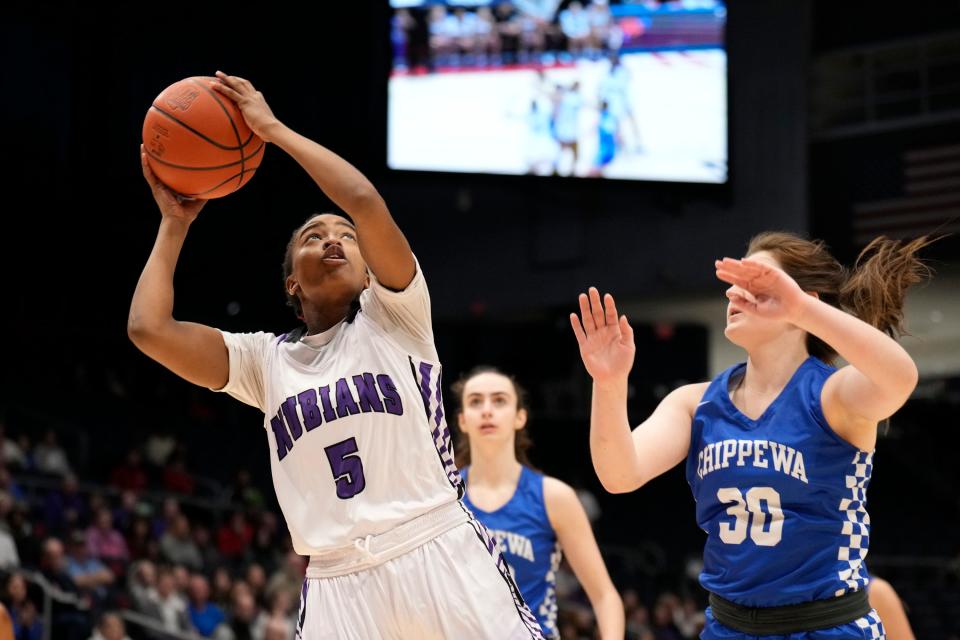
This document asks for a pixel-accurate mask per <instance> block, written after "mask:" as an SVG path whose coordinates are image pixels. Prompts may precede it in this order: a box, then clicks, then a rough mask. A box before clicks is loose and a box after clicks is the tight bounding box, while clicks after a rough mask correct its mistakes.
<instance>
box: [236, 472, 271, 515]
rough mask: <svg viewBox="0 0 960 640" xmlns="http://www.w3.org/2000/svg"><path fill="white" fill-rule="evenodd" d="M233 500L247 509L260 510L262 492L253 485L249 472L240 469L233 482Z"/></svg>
mask: <svg viewBox="0 0 960 640" xmlns="http://www.w3.org/2000/svg"><path fill="white" fill-rule="evenodd" d="M232 498H233V500H234V501H236V502H240V503H241V504H242V505H243V506H245V507H246V508H247V509H262V508H263V506H264V503H265V501H264V498H263V492H262V491H260V489H259V488H258V487H257V486H256V485H255V484H253V480H252V479H251V478H250V472H249V471H247V470H246V469H240V471H238V472H237V477H236V478H235V479H234V481H233V496H232Z"/></svg>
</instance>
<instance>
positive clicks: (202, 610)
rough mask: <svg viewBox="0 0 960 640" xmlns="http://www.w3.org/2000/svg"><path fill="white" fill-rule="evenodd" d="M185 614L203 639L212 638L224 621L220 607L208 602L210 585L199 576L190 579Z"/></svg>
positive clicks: (195, 575) (224, 617)
mask: <svg viewBox="0 0 960 640" xmlns="http://www.w3.org/2000/svg"><path fill="white" fill-rule="evenodd" d="M187 614H188V615H189V616H190V622H191V623H192V624H193V628H194V629H196V630H197V633H199V634H200V635H202V636H203V637H205V638H209V637H211V636H213V633H214V631H216V629H217V627H219V626H220V625H221V624H223V623H224V622H225V621H226V616H225V615H224V613H223V611H222V610H221V609H220V607H218V606H217V605H215V604H213V603H211V602H210V585H209V584H208V583H207V579H206V578H205V577H204V576H202V575H200V574H194V575H192V576H191V577H190V604H188V605H187ZM289 637H291V636H288V638H289Z"/></svg>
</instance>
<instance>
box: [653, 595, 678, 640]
mask: <svg viewBox="0 0 960 640" xmlns="http://www.w3.org/2000/svg"><path fill="white" fill-rule="evenodd" d="M676 606H677V596H675V595H673V594H672V593H665V594H663V595H661V596H660V597H659V598H657V603H656V605H655V606H654V608H653V637H654V638H655V639H656V640H683V636H681V635H680V632H679V631H678V630H677V627H676V626H675V625H674V624H673V610H674V608H676Z"/></svg>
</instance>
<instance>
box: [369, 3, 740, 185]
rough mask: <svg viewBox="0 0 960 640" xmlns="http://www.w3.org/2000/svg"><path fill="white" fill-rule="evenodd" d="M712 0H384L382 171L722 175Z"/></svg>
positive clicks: (677, 178) (720, 70) (723, 66)
mask: <svg viewBox="0 0 960 640" xmlns="http://www.w3.org/2000/svg"><path fill="white" fill-rule="evenodd" d="M725 23H726V5H725V4H724V2H723V0H676V1H669V2H667V1H663V2H661V1H658V0H510V1H507V0H446V1H439V0H435V1H429V0H391V28H390V34H391V36H390V37H391V44H392V47H391V51H392V55H393V63H392V67H391V73H390V80H389V101H388V102H389V104H388V126H387V130H388V134H387V138H388V140H387V163H388V165H389V167H390V168H392V169H408V170H421V171H444V172H469V173H492V174H517V175H522V174H530V175H542V176H546V175H558V176H574V177H595V178H616V179H626V180H653V181H674V182H701V183H723V182H726V181H727V58H726V51H725V48H724V30H725V29H724V28H725Z"/></svg>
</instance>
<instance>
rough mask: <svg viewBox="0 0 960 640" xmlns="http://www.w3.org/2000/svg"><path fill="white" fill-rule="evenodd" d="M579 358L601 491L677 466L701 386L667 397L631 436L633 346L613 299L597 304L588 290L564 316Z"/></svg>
mask: <svg viewBox="0 0 960 640" xmlns="http://www.w3.org/2000/svg"><path fill="white" fill-rule="evenodd" d="M570 323H571V324H572V325H573V332H574V334H575V335H576V337H577V343H578V344H579V346H580V356H581V357H582V358H583V363H584V365H585V366H586V368H587V372H588V373H589V374H590V375H591V377H593V401H592V405H591V408H590V454H591V457H592V458H593V467H594V469H595V470H596V472H597V477H598V478H600V482H601V483H602V484H603V487H604V488H605V489H606V490H607V491H610V492H611V493H626V492H629V491H633V490H635V489H638V488H639V487H640V486H642V485H643V484H644V483H646V482H648V481H649V480H651V479H653V478H655V477H657V476H658V475H660V474H661V473H664V472H665V471H667V470H668V469H671V468H672V467H674V466H675V465H677V464H678V463H679V462H680V461H681V460H683V458H684V456H685V455H686V454H687V450H688V449H689V447H690V424H691V421H692V419H693V412H694V411H695V409H696V402H697V400H698V399H699V397H700V396H702V395H703V392H704V390H705V389H706V387H705V385H687V386H685V387H681V388H679V389H677V390H676V391H674V392H673V393H671V394H670V395H668V396H667V397H666V398H664V399H663V401H662V402H661V403H660V406H658V407H657V409H656V411H654V413H653V414H652V415H651V416H650V417H649V418H648V419H647V420H646V421H644V423H643V424H641V425H640V426H639V427H637V429H636V430H635V431H634V432H633V433H632V434H631V432H630V423H629V422H628V418H627V377H628V375H629V374H630V370H631V369H632V368H633V358H634V354H635V351H636V347H635V346H634V343H633V329H632V328H631V327H630V324H629V323H628V322H627V318H626V316H619V317H618V315H617V307H616V304H615V303H614V301H613V296H611V295H610V294H609V293H608V294H606V296H604V301H603V302H601V300H600V294H599V293H598V292H597V290H596V289H595V288H593V287H591V288H590V292H589V296H588V295H587V294H580V317H577V314H575V313H573V314H570Z"/></svg>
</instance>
